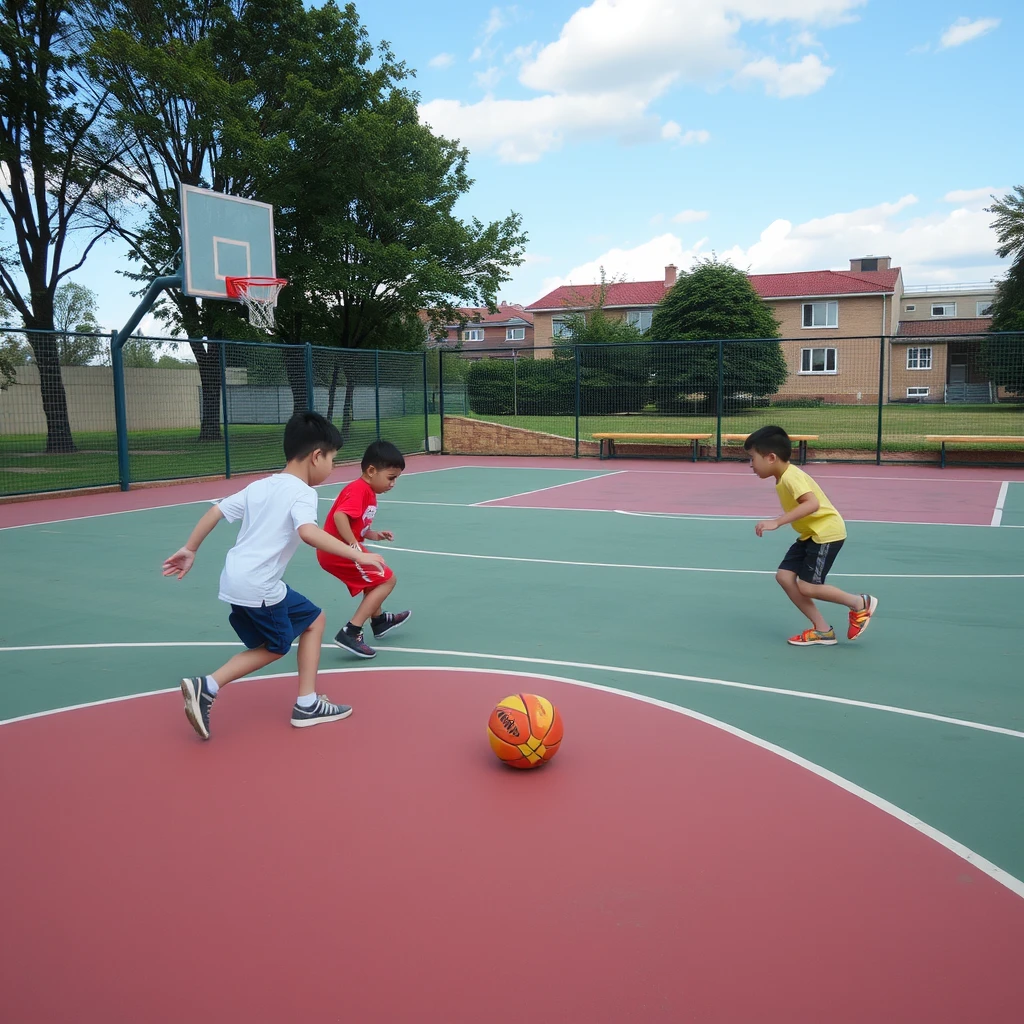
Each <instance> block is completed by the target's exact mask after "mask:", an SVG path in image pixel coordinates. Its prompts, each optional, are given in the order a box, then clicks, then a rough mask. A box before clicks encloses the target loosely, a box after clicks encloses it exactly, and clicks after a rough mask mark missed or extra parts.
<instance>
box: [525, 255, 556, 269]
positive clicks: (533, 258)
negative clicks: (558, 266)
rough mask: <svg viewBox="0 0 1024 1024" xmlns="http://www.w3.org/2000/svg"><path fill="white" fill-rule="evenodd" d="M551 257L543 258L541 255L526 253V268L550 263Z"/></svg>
mask: <svg viewBox="0 0 1024 1024" xmlns="http://www.w3.org/2000/svg"><path fill="white" fill-rule="evenodd" d="M550 262H551V257H550V256H541V255H540V253H536V252H526V253H523V263H524V264H525V265H526V266H528V267H529V266H536V265H537V264H538V263H550Z"/></svg>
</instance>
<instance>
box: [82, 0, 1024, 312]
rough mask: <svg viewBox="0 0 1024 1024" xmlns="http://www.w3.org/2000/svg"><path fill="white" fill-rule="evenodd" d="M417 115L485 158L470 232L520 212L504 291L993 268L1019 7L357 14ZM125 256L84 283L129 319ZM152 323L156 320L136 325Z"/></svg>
mask: <svg viewBox="0 0 1024 1024" xmlns="http://www.w3.org/2000/svg"><path fill="white" fill-rule="evenodd" d="M357 7H358V10H359V14H360V17H361V18H362V20H363V23H364V24H365V26H366V27H367V29H368V31H369V33H370V36H371V38H372V39H373V40H374V41H375V42H379V41H380V40H382V39H386V40H387V41H388V42H389V43H390V44H391V47H392V49H393V51H394V52H395V53H396V55H397V56H398V57H399V58H400V59H402V60H404V61H405V62H406V63H407V64H408V65H409V66H410V67H412V68H415V69H416V78H415V79H414V80H413V83H412V84H413V87H414V88H415V89H416V90H417V91H418V92H419V94H420V97H421V117H422V118H423V119H424V120H425V121H427V122H428V123H430V124H431V125H432V126H433V127H434V129H435V130H436V131H437V132H439V133H440V134H444V135H447V136H449V137H455V138H459V139H461V140H462V142H463V143H464V144H465V145H466V146H467V147H468V148H469V150H470V154H471V155H470V165H469V167H470V173H471V175H472V177H473V178H474V179H475V185H474V186H473V189H472V191H471V192H470V193H469V195H468V196H466V197H465V198H464V199H463V200H462V202H461V204H460V208H459V212H460V214H461V215H462V216H464V217H471V216H476V217H479V218H480V219H482V220H485V221H486V220H493V219H496V218H499V217H502V216H504V215H505V214H506V213H508V212H509V211H510V210H516V211H518V212H519V213H521V214H522V215H523V220H524V227H525V229H526V231H527V233H528V234H529V239H530V240H529V244H528V246H527V260H526V263H525V264H524V265H523V266H522V267H520V268H519V269H518V270H516V271H515V273H514V277H513V279H512V281H510V282H509V283H508V284H507V285H506V286H505V287H504V288H503V290H502V293H501V298H502V299H505V300H507V301H510V302H521V303H523V304H528V303H530V302H533V301H535V300H536V299H538V298H539V297H540V296H541V295H542V294H544V292H545V291H547V290H549V289H550V288H552V287H554V286H556V285H558V284H562V283H565V282H567V281H573V282H575V283H583V282H586V281H590V280H593V279H595V277H596V276H597V273H598V268H599V267H600V266H604V267H605V269H606V271H607V273H608V274H609V275H615V276H621V277H624V278H625V279H628V280H652V279H656V278H660V277H661V276H662V273H663V268H664V266H665V264H666V263H669V262H675V263H676V264H678V265H679V266H681V267H685V266H686V265H687V264H688V263H689V262H690V261H691V260H692V259H693V258H694V255H695V254H699V253H710V252H711V251H712V250H714V251H716V252H717V253H718V254H719V255H725V256H727V257H728V258H730V259H731V260H732V261H733V262H734V263H736V264H737V265H738V266H741V267H743V268H745V269H749V270H750V271H752V272H760V273H764V272H773V271H791V270H811V269H822V268H832V269H841V268H844V267H847V266H848V262H847V261H848V259H849V258H850V257H856V256H861V255H889V256H892V257H893V260H894V264H895V265H899V266H902V267H903V277H904V282H905V283H906V284H910V285H914V284H934V283H941V282H944V281H951V282H976V281H986V280H989V279H990V278H992V277H993V276H994V275H998V274H999V273H1000V270H1001V266H1000V262H999V261H998V260H997V259H996V258H995V255H994V253H993V249H994V247H995V237H994V235H993V234H992V232H991V230H990V229H989V227H988V225H989V223H990V221H991V219H992V217H991V214H987V213H985V212H984V210H983V209H982V207H984V206H985V205H988V203H989V202H990V199H989V195H990V193H993V192H995V193H997V194H999V195H1001V194H1003V193H1004V192H1005V191H1006V190H1007V189H1009V187H1010V186H1012V185H1014V184H1017V183H1020V182H1022V181H1024V159H1022V158H1024V141H1022V138H1021V133H1020V132H1019V131H1018V130H1017V128H1018V122H1019V111H1018V109H1017V106H1018V105H1017V103H1016V101H1014V100H1013V96H1014V95H1018V94H1019V73H1018V71H1019V68H1018V65H1019V61H1020V51H1021V42H1022V40H1024V32H1022V29H1024V5H1021V4H1019V3H1016V4H1011V3H1009V2H1003V0H984V2H978V3H976V2H973V0H961V2H956V3H947V2H945V0H931V2H923V0H902V2H900V3H883V2H881V0H867V2H864V0H595V2H594V3H591V4H589V5H580V4H577V3H572V2H565V0H545V2H543V3H541V2H531V0H526V2H520V3H517V4H515V5H513V6H493V5H490V4H487V3H479V2H473V0H448V2H447V3H445V4H424V3H422V0H416V2H412V0H368V2H364V3H361V4H357ZM117 260H118V253H117V250H116V247H115V246H113V245H111V246H108V247H107V248H106V249H105V250H101V251H99V252H97V253H96V255H95V256H94V257H93V258H92V259H91V260H90V263H89V264H88V265H87V267H86V268H84V270H83V271H82V272H80V273H79V274H78V275H76V279H78V280H80V281H82V283H84V284H87V285H89V286H90V287H92V288H94V289H96V290H97V291H99V292H100V293H101V296H100V306H101V319H102V321H103V322H104V324H105V325H107V326H115V325H119V324H120V323H121V322H123V320H124V319H125V318H126V317H127V315H128V314H129V313H130V312H131V310H132V309H133V308H134V300H133V299H132V298H131V296H130V295H129V294H128V291H127V288H126V286H125V282H124V280H123V279H122V278H118V277H117V276H115V275H114V274H113V273H112V271H113V269H114V267H115V266H116V264H117ZM144 326H147V325H144Z"/></svg>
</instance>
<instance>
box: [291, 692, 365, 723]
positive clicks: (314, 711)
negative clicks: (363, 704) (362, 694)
mask: <svg viewBox="0 0 1024 1024" xmlns="http://www.w3.org/2000/svg"><path fill="white" fill-rule="evenodd" d="M351 714H352V709H351V708H350V707H349V706H348V705H347V704H332V703H331V702H330V701H329V700H328V699H327V698H326V697H325V696H324V695H323V694H322V693H318V694H317V695H316V703H315V704H313V706H312V707H308V708H304V707H302V706H301V705H300V704H296V705H295V707H293V708H292V725H294V726H295V728H296V729H305V728H306V727H307V726H310V725H320V724H321V723H322V722H337V721H339V720H340V719H342V718H348V716H349V715H351Z"/></svg>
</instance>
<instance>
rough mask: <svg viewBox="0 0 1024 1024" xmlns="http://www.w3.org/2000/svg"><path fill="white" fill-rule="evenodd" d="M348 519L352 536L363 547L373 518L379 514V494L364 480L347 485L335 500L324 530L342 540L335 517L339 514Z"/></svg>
mask: <svg viewBox="0 0 1024 1024" xmlns="http://www.w3.org/2000/svg"><path fill="white" fill-rule="evenodd" d="M339 512H340V513H341V514H342V515H344V516H347V517H348V525H349V526H350V527H351V529H352V535H353V536H354V537H355V539H356V540H357V541H358V542H359V546H360V547H362V546H363V544H362V542H363V539H364V538H365V537H366V534H367V531H369V530H370V529H371V528H372V526H373V517H374V516H375V515H376V514H377V494H376V492H375V491H374V489H373V488H372V487H371V486H370V485H369V484H368V483H367V482H366V481H365V480H364V479H363V478H362V477H360V478H359V479H358V480H353V481H352V483H350V484H347V485H346V486H345V487H344V488H343V489H342V492H341V494H339V495H338V496H337V498H335V499H334V504H333V505H331V511H330V512H328V513H327V522H325V523H324V529H325V530H326V531H327V532H328V533H329V534H330V535H331V536H332V537H337V538H338V540H342V536H341V534H340V533H338V527H337V526H335V524H334V517H335V515H336V514H337V513H339Z"/></svg>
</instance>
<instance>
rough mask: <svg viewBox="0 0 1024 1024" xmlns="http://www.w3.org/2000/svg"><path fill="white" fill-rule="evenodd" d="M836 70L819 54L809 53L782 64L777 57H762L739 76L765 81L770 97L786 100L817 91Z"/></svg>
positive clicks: (745, 67) (743, 69)
mask: <svg viewBox="0 0 1024 1024" xmlns="http://www.w3.org/2000/svg"><path fill="white" fill-rule="evenodd" d="M833 70H834V69H833V68H830V67H826V66H825V65H824V64H822V62H821V58H820V57H818V56H817V55H816V54H813V53H809V54H807V56H806V57H804V58H803V60H800V61H796V62H795V63H793V64H780V63H779V62H778V61H777V60H776V59H775V58H774V57H762V58H761V59H760V60H755V61H751V62H750V63H749V64H747V65H745V66H744V67H743V68H742V69H741V70H740V72H739V74H738V75H737V76H736V77H737V78H738V79H740V80H743V79H755V80H758V81H761V82H763V83H764V91H765V92H766V93H768V95H769V96H778V97H779V99H783V100H785V99H789V98H790V97H792V96H809V95H810V94H811V93H812V92H817V91H818V90H819V89H820V88H821V87H822V86H823V85H824V84H825V83H826V82H827V81H828V80H829V78H831V77H832V73H833Z"/></svg>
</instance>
